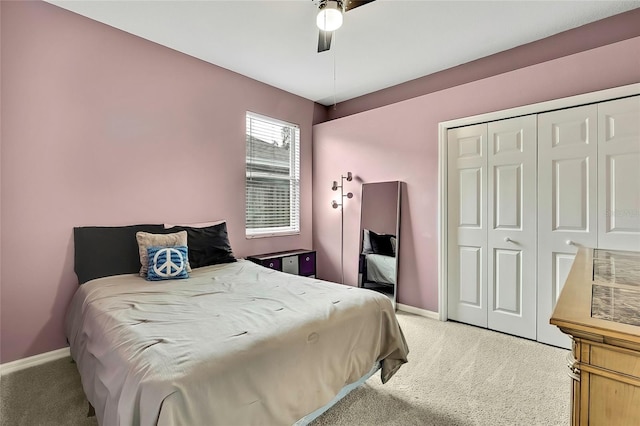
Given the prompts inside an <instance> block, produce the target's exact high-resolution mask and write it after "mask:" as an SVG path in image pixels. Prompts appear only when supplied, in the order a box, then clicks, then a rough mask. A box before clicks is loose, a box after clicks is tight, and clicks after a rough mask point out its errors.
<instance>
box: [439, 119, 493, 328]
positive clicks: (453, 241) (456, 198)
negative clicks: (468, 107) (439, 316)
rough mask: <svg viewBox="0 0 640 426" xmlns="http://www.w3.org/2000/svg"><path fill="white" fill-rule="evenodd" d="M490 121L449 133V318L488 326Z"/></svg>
mask: <svg viewBox="0 0 640 426" xmlns="http://www.w3.org/2000/svg"><path fill="white" fill-rule="evenodd" d="M486 129H487V126H486V124H483V125H477V126H469V127H463V128H459V129H452V130H449V134H448V165H447V166H448V181H447V185H448V191H447V192H448V194H449V215H448V218H447V220H448V230H447V241H448V271H447V273H448V283H447V310H448V317H449V318H450V319H452V320H456V321H461V322H464V323H468V324H473V325H477V326H480V327H486V326H487V303H486V300H487V286H486V282H487V278H486V275H487V269H486V266H485V265H486V261H487V260H486V256H487V255H486V249H487V242H486V233H487V227H486V222H487V218H486V208H487V194H486V169H487V156H486V149H487V148H486V140H487V136H486Z"/></svg>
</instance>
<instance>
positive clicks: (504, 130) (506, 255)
mask: <svg viewBox="0 0 640 426" xmlns="http://www.w3.org/2000/svg"><path fill="white" fill-rule="evenodd" d="M488 141H489V152H488V156H487V157H488V159H487V160H488V194H487V200H488V201H487V202H488V214H487V217H488V221H489V227H488V232H487V241H488V248H487V251H488V255H489V259H488V264H487V268H488V288H487V297H488V315H487V321H488V327H489V328H490V329H493V330H498V331H502V332H505V333H510V334H514V335H517V336H522V337H526V338H529V339H535V338H536V279H535V277H536V267H535V265H536V255H537V253H536V174H537V173H536V172H537V171H536V116H535V115H529V116H525V117H517V118H512V119H508V120H501V121H496V122H491V123H489V124H488Z"/></svg>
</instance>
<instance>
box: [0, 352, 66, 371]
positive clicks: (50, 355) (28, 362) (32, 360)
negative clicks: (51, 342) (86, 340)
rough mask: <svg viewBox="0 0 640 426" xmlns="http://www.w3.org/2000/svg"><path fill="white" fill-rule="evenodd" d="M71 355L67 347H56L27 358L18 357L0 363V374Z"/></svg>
mask: <svg viewBox="0 0 640 426" xmlns="http://www.w3.org/2000/svg"><path fill="white" fill-rule="evenodd" d="M67 356H71V351H70V350H69V348H68V347H67V348H62V349H56V350H55V351H51V352H45V353H43V354H38V355H34V356H30V357H27V358H22V359H18V360H15V361H11V362H5V363H4V364H0V375H2V376H4V375H5V374H9V373H13V372H14V371H20V370H24V369H25V368H29V367H35V366H36V365H40V364H44V363H47V362H49V361H55V360H57V359H60V358H64V357H67Z"/></svg>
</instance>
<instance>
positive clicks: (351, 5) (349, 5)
mask: <svg viewBox="0 0 640 426" xmlns="http://www.w3.org/2000/svg"><path fill="white" fill-rule="evenodd" d="M374 1H376V0H360V1H358V0H347V1H346V2H345V3H346V4H345V5H344V11H345V12H348V11H350V10H351V9H355V8H356V7H360V6H363V5H365V4H367V3H371V2H374Z"/></svg>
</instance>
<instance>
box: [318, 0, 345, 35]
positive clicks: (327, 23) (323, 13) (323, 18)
mask: <svg viewBox="0 0 640 426" xmlns="http://www.w3.org/2000/svg"><path fill="white" fill-rule="evenodd" d="M316 24H317V25H318V28H320V29H321V30H323V31H335V30H337V29H338V28H340V27H341V26H342V11H341V10H340V7H339V6H338V2H337V1H334V0H328V1H327V5H326V6H325V7H323V8H322V9H320V12H318V17H317V18H316Z"/></svg>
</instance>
